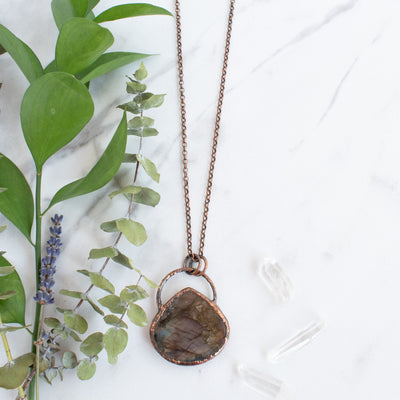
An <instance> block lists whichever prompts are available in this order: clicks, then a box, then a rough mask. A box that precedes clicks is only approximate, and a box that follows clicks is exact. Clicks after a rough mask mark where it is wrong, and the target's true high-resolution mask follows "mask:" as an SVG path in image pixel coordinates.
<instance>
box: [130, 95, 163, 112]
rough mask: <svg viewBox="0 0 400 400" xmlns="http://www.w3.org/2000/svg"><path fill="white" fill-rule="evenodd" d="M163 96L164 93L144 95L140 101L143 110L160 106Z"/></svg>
mask: <svg viewBox="0 0 400 400" xmlns="http://www.w3.org/2000/svg"><path fill="white" fill-rule="evenodd" d="M146 94H149V95H150V94H151V93H144V94H143V96H144V95H146ZM139 96H140V95H139ZM164 97H165V94H151V96H146V97H145V98H144V100H142V101H141V103H140V104H141V107H142V108H143V110H148V109H149V108H156V107H160V106H161V105H162V103H164ZM134 101H135V100H134Z"/></svg>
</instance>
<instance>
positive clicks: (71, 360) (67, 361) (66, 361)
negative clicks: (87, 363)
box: [62, 351, 78, 369]
mask: <svg viewBox="0 0 400 400" xmlns="http://www.w3.org/2000/svg"><path fill="white" fill-rule="evenodd" d="M62 365H63V367H64V368H67V369H74V368H75V367H76V366H77V365H78V360H77V358H76V355H75V353H73V352H72V351H66V352H65V353H64V354H63V356H62Z"/></svg>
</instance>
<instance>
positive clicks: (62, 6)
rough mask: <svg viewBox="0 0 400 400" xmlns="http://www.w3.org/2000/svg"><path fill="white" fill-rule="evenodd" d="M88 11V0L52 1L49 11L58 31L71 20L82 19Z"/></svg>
mask: <svg viewBox="0 0 400 400" xmlns="http://www.w3.org/2000/svg"><path fill="white" fill-rule="evenodd" d="M87 10H88V0H53V1H52V2H51V11H52V12H53V17H54V21H55V22H56V25H57V28H58V30H60V29H61V28H62V26H63V25H64V24H65V23H66V22H67V21H68V20H70V19H71V18H74V17H84V16H85V15H86V12H87Z"/></svg>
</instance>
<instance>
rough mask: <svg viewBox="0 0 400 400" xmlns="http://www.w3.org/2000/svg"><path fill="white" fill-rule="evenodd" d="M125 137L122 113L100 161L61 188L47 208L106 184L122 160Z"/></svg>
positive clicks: (125, 127) (124, 123) (125, 123)
mask: <svg viewBox="0 0 400 400" xmlns="http://www.w3.org/2000/svg"><path fill="white" fill-rule="evenodd" d="M126 137H127V122H126V115H125V113H124V115H123V116H122V119H121V122H120V123H119V125H118V128H117V130H116V131H115V134H114V136H113V138H112V139H111V141H110V143H109V145H108V146H107V148H106V150H105V151H104V153H103V155H102V156H101V158H100V160H99V161H98V162H97V163H96V165H95V166H94V167H93V168H92V169H91V171H90V172H89V173H88V174H87V175H86V176H85V177H84V178H81V179H78V180H77V181H75V182H72V183H70V184H68V185H66V186H64V187H63V188H61V189H60V190H59V191H58V192H57V193H56V194H55V196H54V197H53V199H52V200H51V203H50V205H49V208H50V207H52V206H53V205H54V204H56V203H59V202H60V201H64V200H67V199H71V198H73V197H77V196H82V195H84V194H87V193H91V192H94V191H95V190H97V189H100V188H101V187H103V186H104V185H105V184H106V183H108V182H109V181H110V180H111V179H112V178H113V177H114V175H115V174H116V173H117V171H118V169H119V167H120V165H121V163H122V159H123V158H124V152H125V148H126Z"/></svg>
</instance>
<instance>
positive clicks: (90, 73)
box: [76, 51, 150, 83]
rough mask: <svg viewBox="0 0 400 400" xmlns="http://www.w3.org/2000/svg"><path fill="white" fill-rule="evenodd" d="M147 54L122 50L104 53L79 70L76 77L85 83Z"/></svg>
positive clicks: (147, 55)
mask: <svg viewBox="0 0 400 400" xmlns="http://www.w3.org/2000/svg"><path fill="white" fill-rule="evenodd" d="M149 56H150V54H143V53H127V52H123V51H119V52H110V53H105V54H102V55H101V56H100V57H99V58H98V59H97V60H96V61H95V62H94V63H93V64H91V65H89V66H88V67H87V68H86V69H84V70H83V71H81V72H79V73H78V74H77V75H76V77H77V78H78V79H79V80H81V81H82V82H83V83H86V82H89V81H91V80H92V79H94V78H97V77H99V76H101V75H104V74H108V73H109V72H111V71H114V70H116V69H118V68H121V67H123V66H125V65H128V64H131V63H133V62H135V61H137V60H141V59H143V58H146V57H149Z"/></svg>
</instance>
